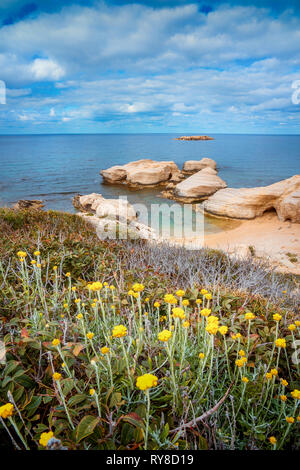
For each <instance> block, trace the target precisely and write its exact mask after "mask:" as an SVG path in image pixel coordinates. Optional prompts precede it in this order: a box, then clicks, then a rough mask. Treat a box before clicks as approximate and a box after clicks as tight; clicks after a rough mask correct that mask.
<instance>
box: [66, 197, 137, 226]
mask: <svg viewBox="0 0 300 470" xmlns="http://www.w3.org/2000/svg"><path fill="white" fill-rule="evenodd" d="M73 205H74V207H75V208H76V209H78V210H80V211H81V212H93V213H95V214H96V216H97V217H98V218H106V217H112V218H116V219H125V220H135V219H136V217H137V214H136V211H135V210H134V208H133V207H132V205H131V204H129V202H128V201H127V200H126V199H105V198H104V197H103V196H102V195H101V194H97V193H92V194H87V195H85V196H81V195H77V196H75V197H74V198H73Z"/></svg>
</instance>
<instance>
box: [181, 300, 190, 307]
mask: <svg viewBox="0 0 300 470" xmlns="http://www.w3.org/2000/svg"><path fill="white" fill-rule="evenodd" d="M182 305H183V306H184V307H188V306H189V305H190V301H189V300H188V299H184V300H183V301H182Z"/></svg>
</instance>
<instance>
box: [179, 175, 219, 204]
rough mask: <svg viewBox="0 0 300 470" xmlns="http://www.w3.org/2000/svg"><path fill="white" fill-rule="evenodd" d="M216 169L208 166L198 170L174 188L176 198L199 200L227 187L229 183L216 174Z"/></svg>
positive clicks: (187, 200)
mask: <svg viewBox="0 0 300 470" xmlns="http://www.w3.org/2000/svg"><path fill="white" fill-rule="evenodd" d="M216 173H217V172H216V170H214V169H213V168H210V167H207V168H204V169H203V170H200V171H198V172H197V173H195V174H194V175H192V176H190V177H189V178H187V179H186V180H184V181H182V182H181V183H179V184H177V185H176V187H175V188H174V198H175V199H178V200H180V199H184V200H185V202H193V201H199V200H201V199H203V198H206V197H208V196H210V195H211V194H214V193H215V192H216V191H218V190H220V189H222V188H226V186H227V184H226V183H225V181H223V180H222V179H221V178H220V177H219V176H217V174H216Z"/></svg>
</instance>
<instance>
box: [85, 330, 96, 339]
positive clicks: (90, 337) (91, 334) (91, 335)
mask: <svg viewBox="0 0 300 470" xmlns="http://www.w3.org/2000/svg"><path fill="white" fill-rule="evenodd" d="M86 337H87V338H88V339H93V338H94V333H92V332H91V331H89V332H88V333H87V334H86Z"/></svg>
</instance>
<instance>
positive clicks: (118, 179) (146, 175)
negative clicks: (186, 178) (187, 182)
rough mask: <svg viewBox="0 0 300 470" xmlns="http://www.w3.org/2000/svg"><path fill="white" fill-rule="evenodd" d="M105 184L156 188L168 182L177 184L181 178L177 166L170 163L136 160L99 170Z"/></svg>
mask: <svg viewBox="0 0 300 470" xmlns="http://www.w3.org/2000/svg"><path fill="white" fill-rule="evenodd" d="M100 174H101V175H102V177H103V179H104V181H105V182H106V183H111V184H114V183H122V184H127V185H128V186H133V187H139V186H156V185H161V184H166V183H168V182H172V181H173V182H174V181H175V182H178V181H180V179H181V178H182V176H181V172H180V170H179V168H178V166H177V165H176V164H175V163H174V162H172V161H164V162H158V161H154V160H147V159H144V160H138V161H135V162H131V163H127V164H126V165H122V166H121V165H117V166H113V167H111V168H108V169H107V170H101V171H100Z"/></svg>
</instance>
